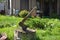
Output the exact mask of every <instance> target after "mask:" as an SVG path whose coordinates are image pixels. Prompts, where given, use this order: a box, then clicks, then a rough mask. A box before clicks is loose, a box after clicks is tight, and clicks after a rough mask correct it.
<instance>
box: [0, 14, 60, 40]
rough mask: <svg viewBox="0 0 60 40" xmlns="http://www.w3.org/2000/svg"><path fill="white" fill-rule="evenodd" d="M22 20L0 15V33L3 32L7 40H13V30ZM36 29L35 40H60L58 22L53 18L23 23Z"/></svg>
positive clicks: (30, 20) (36, 19)
mask: <svg viewBox="0 0 60 40" xmlns="http://www.w3.org/2000/svg"><path fill="white" fill-rule="evenodd" d="M21 20H22V18H19V17H14V16H2V15H0V33H3V32H5V33H6V34H7V35H8V38H9V40H13V38H14V30H15V29H17V28H18V23H19V22H20V21H21ZM25 24H26V25H28V26H29V27H30V28H33V29H36V37H37V39H36V40H60V20H59V19H53V18H50V19H49V18H30V19H28V20H27V21H26V22H25Z"/></svg>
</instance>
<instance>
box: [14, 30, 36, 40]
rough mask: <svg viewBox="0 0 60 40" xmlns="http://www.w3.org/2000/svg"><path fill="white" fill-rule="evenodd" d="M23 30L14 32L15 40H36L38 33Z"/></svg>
mask: <svg viewBox="0 0 60 40" xmlns="http://www.w3.org/2000/svg"><path fill="white" fill-rule="evenodd" d="M27 30H28V31H27V32H25V31H23V30H20V29H17V30H15V31H14V40H36V31H35V30H32V29H27Z"/></svg>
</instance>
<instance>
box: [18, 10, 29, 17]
mask: <svg viewBox="0 0 60 40" xmlns="http://www.w3.org/2000/svg"><path fill="white" fill-rule="evenodd" d="M28 13H29V11H27V10H22V11H21V12H20V13H19V16H20V17H25V16H26V15H27V14H28Z"/></svg>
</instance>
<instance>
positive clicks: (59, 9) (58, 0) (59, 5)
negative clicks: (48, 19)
mask: <svg viewBox="0 0 60 40" xmlns="http://www.w3.org/2000/svg"><path fill="white" fill-rule="evenodd" d="M57 15H58V16H59V15H60V0H57Z"/></svg>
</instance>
